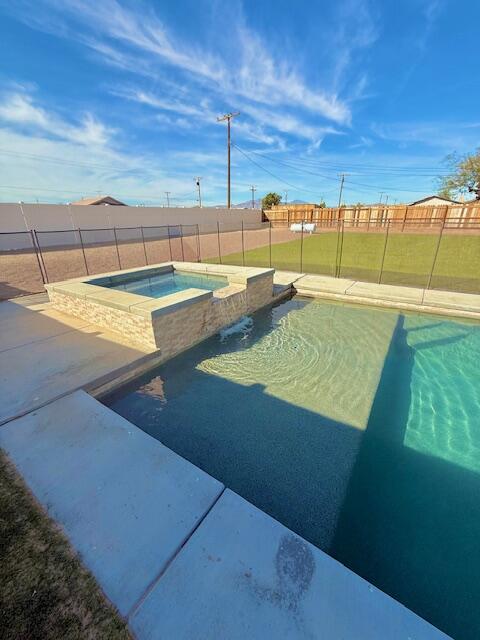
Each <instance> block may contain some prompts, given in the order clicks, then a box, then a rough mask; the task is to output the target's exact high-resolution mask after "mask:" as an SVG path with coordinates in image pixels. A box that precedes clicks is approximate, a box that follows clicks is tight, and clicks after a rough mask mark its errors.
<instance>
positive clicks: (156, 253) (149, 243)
mask: <svg viewBox="0 0 480 640" xmlns="http://www.w3.org/2000/svg"><path fill="white" fill-rule="evenodd" d="M143 238H144V240H145V252H146V254H147V264H158V263H160V262H169V261H170V260H171V259H172V254H171V251H170V240H169V237H168V227H167V226H162V227H143Z"/></svg>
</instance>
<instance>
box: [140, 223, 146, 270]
mask: <svg viewBox="0 0 480 640" xmlns="http://www.w3.org/2000/svg"><path fill="white" fill-rule="evenodd" d="M140 231H141V234H142V243H143V253H144V255H145V266H147V264H148V258H147V248H146V246H145V236H144V234H143V225H141V226H140Z"/></svg>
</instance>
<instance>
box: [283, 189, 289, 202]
mask: <svg viewBox="0 0 480 640" xmlns="http://www.w3.org/2000/svg"><path fill="white" fill-rule="evenodd" d="M283 193H284V194H285V204H288V191H284V192H283Z"/></svg>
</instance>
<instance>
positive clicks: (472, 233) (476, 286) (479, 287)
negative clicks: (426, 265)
mask: <svg viewBox="0 0 480 640" xmlns="http://www.w3.org/2000/svg"><path fill="white" fill-rule="evenodd" d="M430 288H431V289H445V290H447V291H461V292H464V293H476V294H479V293H480V221H479V222H477V224H476V225H474V224H471V225H469V227H468V228H465V227H463V228H458V227H457V228H455V227H453V224H448V223H447V224H446V225H445V227H444V229H443V232H442V234H441V238H440V241H439V244H438V252H437V255H436V259H435V264H434V267H433V271H432V277H431V282H430Z"/></svg>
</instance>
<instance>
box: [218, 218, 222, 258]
mask: <svg viewBox="0 0 480 640" xmlns="http://www.w3.org/2000/svg"><path fill="white" fill-rule="evenodd" d="M217 243H218V260H219V262H220V264H222V251H221V249H220V223H219V221H218V220H217Z"/></svg>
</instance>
